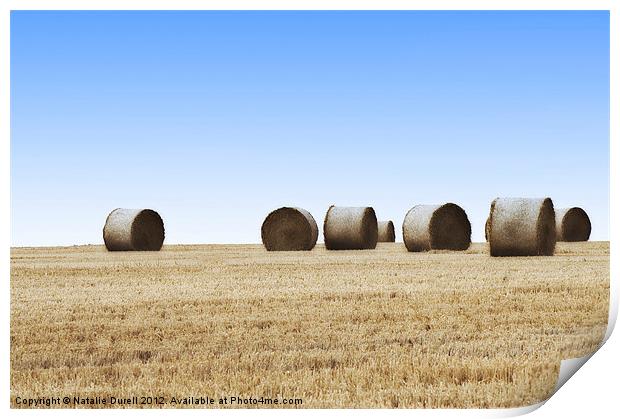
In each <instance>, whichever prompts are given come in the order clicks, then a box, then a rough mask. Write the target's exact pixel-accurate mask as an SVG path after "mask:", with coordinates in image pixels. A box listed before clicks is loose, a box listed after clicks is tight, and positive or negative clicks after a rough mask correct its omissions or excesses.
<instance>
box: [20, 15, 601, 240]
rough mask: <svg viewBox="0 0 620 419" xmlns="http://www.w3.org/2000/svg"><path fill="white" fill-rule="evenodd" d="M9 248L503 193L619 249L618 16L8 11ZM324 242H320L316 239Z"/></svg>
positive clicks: (236, 227) (478, 224)
mask: <svg viewBox="0 0 620 419" xmlns="http://www.w3.org/2000/svg"><path fill="white" fill-rule="evenodd" d="M11 128H12V129H11V209H12V214H11V228H12V232H11V243H12V245H14V246H25V245H37V246H38V245H71V244H85V243H96V244H99V243H102V242H103V239H102V228H103V224H104V222H105V218H106V216H107V214H108V213H109V212H110V211H111V210H112V209H114V208H117V207H127V208H152V209H155V210H157V211H158V212H159V213H160V214H161V215H162V217H163V219H164V223H165V226H166V243H169V244H171V243H245V242H250V243H259V242H260V226H261V223H262V221H263V219H264V217H265V216H266V215H267V214H268V213H269V212H270V211H271V210H273V209H275V208H278V207H280V206H285V205H286V206H288V205H293V206H301V207H303V208H306V209H308V210H309V211H310V212H311V213H312V214H313V215H314V217H315V218H316V220H317V223H318V224H319V226H320V227H322V224H323V217H324V215H325V212H326V210H327V208H328V206H329V205H331V204H336V205H353V206H362V205H363V206H365V205H372V206H373V207H374V208H375V210H376V212H377V216H378V218H379V219H392V220H393V221H394V223H395V225H396V229H397V240H402V239H401V237H400V226H401V223H402V220H403V218H404V215H405V213H406V211H407V210H408V209H409V208H411V207H412V206H413V205H416V204H421V203H427V204H432V203H443V202H455V203H457V204H459V205H461V206H462V207H463V208H464V209H465V210H466V211H467V213H468V216H469V219H470V221H471V223H472V229H473V240H474V241H483V240H484V222H485V219H486V216H487V214H488V210H489V205H490V202H491V200H492V199H493V198H495V197H497V196H519V197H542V196H550V197H551V198H552V199H553V201H554V204H555V206H556V208H560V207H567V206H581V207H583V208H584V209H585V210H586V211H587V212H588V214H589V215H590V218H591V220H592V225H593V229H592V236H591V238H592V239H594V240H608V239H609V13H608V12H605V11H603V12H599V11H585V12H583V11H579V12H566V11H551V12H331V11H330V12H142V11H140V12H63V11H54V12H30V11H14V12H12V13H11ZM319 241H322V232H321V234H320V236H319Z"/></svg>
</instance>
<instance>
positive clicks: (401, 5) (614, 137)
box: [0, 0, 620, 417]
mask: <svg viewBox="0 0 620 419" xmlns="http://www.w3.org/2000/svg"><path fill="white" fill-rule="evenodd" d="M178 9H181V10H234V9H247V10H347V9H361V10H392V9H395V10H442V9H444V10H445V9H447V10H609V11H610V18H611V26H610V28H611V31H610V33H611V44H610V45H611V48H610V59H611V71H610V89H611V96H610V98H611V103H610V118H611V120H610V124H611V126H610V176H611V179H610V189H611V190H610V214H615V213H618V211H620V206H619V205H618V199H617V195H615V194H613V193H611V191H614V190H617V189H618V187H619V186H620V184H619V183H618V181H617V180H618V170H617V169H616V167H617V164H618V146H617V141H618V132H619V128H620V127H619V121H620V117H619V115H620V113H619V112H620V108H619V107H618V97H619V95H618V80H617V78H618V77H617V75H618V74H620V73H619V71H620V67H619V66H618V56H619V55H618V41H617V40H618V39H620V33H619V30H618V24H619V23H620V22H619V19H618V17H617V13H618V10H620V8H619V7H618V6H617V5H616V3H615V2H614V1H612V0H598V1H597V0H591V1H582V0H565V1H559V0H558V1H553V0H521V1H514V0H506V1H501V2H500V1H490V0H474V1H464V0H460V1H459V0H437V1H420V0H412V1H397V0H384V1H380V2H379V1H368V0H359V1H338V0H331V1H326V0H315V1H307V0H306V1H296V2H294V3H292V2H286V1H260V2H258V1H248V0H246V1H242V0H232V1H227V2H223V1H200V0H176V1H174V0H151V1H144V0H143V1H140V0H108V1H105V0H92V1H88V2H86V1H82V2H80V1H77V0H57V1H52V0H48V1H46V0H22V1H18V0H4V1H2V2H0V31H1V32H0V188H1V193H2V195H1V196H2V197H3V198H6V199H3V200H2V203H1V204H0V231H2V232H7V233H5V234H1V235H0V247H1V248H2V251H3V255H4V257H2V258H1V260H0V266H1V269H2V270H1V271H0V272H3V273H4V275H3V276H2V278H3V279H4V291H5V294H4V295H5V300H4V302H5V303H4V304H2V314H3V318H4V319H5V321H4V322H2V332H1V333H2V335H1V339H2V344H3V347H4V348H5V349H6V350H5V351H2V357H3V359H2V361H3V362H2V364H1V368H2V376H3V377H4V379H3V380H2V384H1V388H2V390H3V391H2V394H3V395H4V397H5V403H4V405H3V410H5V411H8V412H6V413H8V414H12V415H16V416H34V415H43V416H48V415H51V416H54V417H55V416H58V415H63V416H64V415H78V414H81V413H85V412H84V411H75V410H62V411H57V410H55V411H52V410H45V411H41V410H36V411H32V410H19V409H13V410H11V409H9V394H10V380H9V376H10V375H9V374H10V357H9V350H10V342H9V337H10V308H9V307H10V285H9V278H10V242H11V241H10V234H8V232H10V228H11V226H10V125H9V124H10V118H9V109H10V96H9V94H7V93H8V92H9V89H10V61H9V60H10V52H9V48H10V28H9V26H10V11H11V10H178ZM610 218H611V217H610ZM610 229H611V231H610V233H611V234H610V240H611V241H612V242H614V241H615V238H616V237H618V225H617V224H616V223H615V222H614V220H613V219H610ZM616 253H617V252H616V250H615V247H614V246H613V245H612V246H611V266H610V269H611V271H610V275H611V284H610V292H611V307H610V319H609V325H608V330H607V335H606V339H607V338H608V337H609V336H610V334H611V331H612V329H613V327H614V325H615V322H616V318H617V313H618V286H617V281H616V279H615V277H616V272H618V261H617V258H616ZM614 345H615V351H616V353H617V352H618V343H617V339H615V341H614ZM606 352H607V353H609V351H606ZM595 357H596V355H595ZM607 358H610V357H609V356H608V357H607ZM614 378H615V377H611V380H613V379H614ZM607 379H608V380H609V377H607ZM611 382H612V381H608V384H611ZM592 384H593V385H594V388H591V389H590V394H591V395H592V394H594V393H595V392H596V383H592ZM599 384H600V383H599ZM586 388H587V387H582V388H581V389H582V390H584V389H586ZM578 389H579V387H578ZM575 397H578V398H579V399H580V400H584V399H585V401H586V402H587V399H588V395H583V394H578V393H575ZM563 399H566V398H565V397H564V398H563ZM599 402H601V400H599ZM608 402H609V407H610V408H612V407H613V408H615V403H613V400H610V401H608ZM540 405H542V403H541V404H539V405H535V406H532V407H525V408H522V409H507V410H501V409H490V410H457V411H454V410H381V411H380V413H381V414H382V415H390V416H400V417H403V416H404V415H407V416H409V415H411V414H415V415H416V416H418V415H419V416H425V417H430V416H433V417H452V416H456V415H458V416H459V417H480V416H481V415H482V416H496V417H498V416H499V417H501V416H506V415H515V414H522V413H527V412H528V411H531V410H532V409H535V408H537V407H539V406H540ZM555 408H556V410H555V411H553V412H548V413H551V414H557V413H560V414H561V412H564V414H566V413H569V412H570V411H569V410H564V411H562V410H561V406H555ZM547 410H548V409H547ZM558 410H559V411H558ZM614 410H615V409H614ZM273 413H274V412H273V411H265V410H263V411H256V410H227V409H226V410H209V411H204V410H191V411H187V410H175V411H160V410H148V411H136V410H130V411H126V410H112V411H108V410H106V411H101V410H99V411H88V414H90V415H94V416H98V415H101V416H104V415H105V417H109V416H116V415H122V416H126V415H130V416H134V415H136V416H137V415H142V414H144V415H157V416H160V417H161V416H162V415H166V416H168V415H171V414H172V415H174V416H177V415H179V416H180V415H184V416H185V415H189V416H196V417H197V416H199V415H200V416H203V415H205V414H208V415H213V414H218V415H223V416H229V415H231V416H245V415H252V416H262V417H267V416H271V415H273ZM540 413H543V412H540ZM277 414H278V415H281V416H293V415H295V416H296V417H297V416H309V415H311V416H315V415H317V414H318V415H321V416H335V415H336V414H339V412H338V411H334V410H301V411H293V410H279V411H277ZM355 414H356V415H358V416H362V417H370V416H371V415H373V416H374V415H376V414H377V411H376V410H356V413H355Z"/></svg>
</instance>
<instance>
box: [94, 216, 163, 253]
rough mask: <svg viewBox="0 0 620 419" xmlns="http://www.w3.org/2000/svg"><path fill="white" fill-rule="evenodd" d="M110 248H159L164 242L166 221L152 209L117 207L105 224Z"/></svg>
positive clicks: (107, 245)
mask: <svg viewBox="0 0 620 419" xmlns="http://www.w3.org/2000/svg"><path fill="white" fill-rule="evenodd" d="M103 241H104V242H105V247H106V248H107V249H108V250H159V249H161V246H162V244H163V243H164V222H163V221H162V219H161V217H160V216H159V214H158V213H157V212H155V211H153V210H150V209H126V208H117V209H115V210H114V211H112V212H111V213H110V215H108V218H107V219H106V221H105V225H104V226H103Z"/></svg>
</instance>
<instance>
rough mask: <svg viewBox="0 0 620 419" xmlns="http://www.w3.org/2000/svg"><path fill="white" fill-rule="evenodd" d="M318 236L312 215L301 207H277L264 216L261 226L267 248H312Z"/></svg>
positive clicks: (317, 229) (262, 236)
mask: <svg viewBox="0 0 620 419" xmlns="http://www.w3.org/2000/svg"><path fill="white" fill-rule="evenodd" d="M318 237H319V228H318V227H317V225H316V221H314V217H312V215H311V214H310V213H309V212H308V211H306V210H305V209H302V208H293V207H282V208H278V209H277V210H275V211H272V212H271V213H270V214H269V215H268V216H267V218H265V221H264V222H263V225H262V227H261V238H262V240H263V244H264V245H265V249H267V250H312V248H313V247H314V245H315V244H316V240H317V238H318Z"/></svg>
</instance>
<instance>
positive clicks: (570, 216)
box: [555, 207, 592, 242]
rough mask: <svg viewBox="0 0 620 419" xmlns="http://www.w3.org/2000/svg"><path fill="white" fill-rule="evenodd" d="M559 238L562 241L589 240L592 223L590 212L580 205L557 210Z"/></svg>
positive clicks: (556, 227)
mask: <svg viewBox="0 0 620 419" xmlns="http://www.w3.org/2000/svg"><path fill="white" fill-rule="evenodd" d="M555 222H556V224H555V229H556V234H557V236H556V237H557V240H558V241H562V242H582V241H588V239H589V238H590V233H591V232H592V224H591V223H590V217H588V214H587V213H586V212H585V211H584V210H583V209H581V208H579V207H573V208H561V209H557V210H555Z"/></svg>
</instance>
